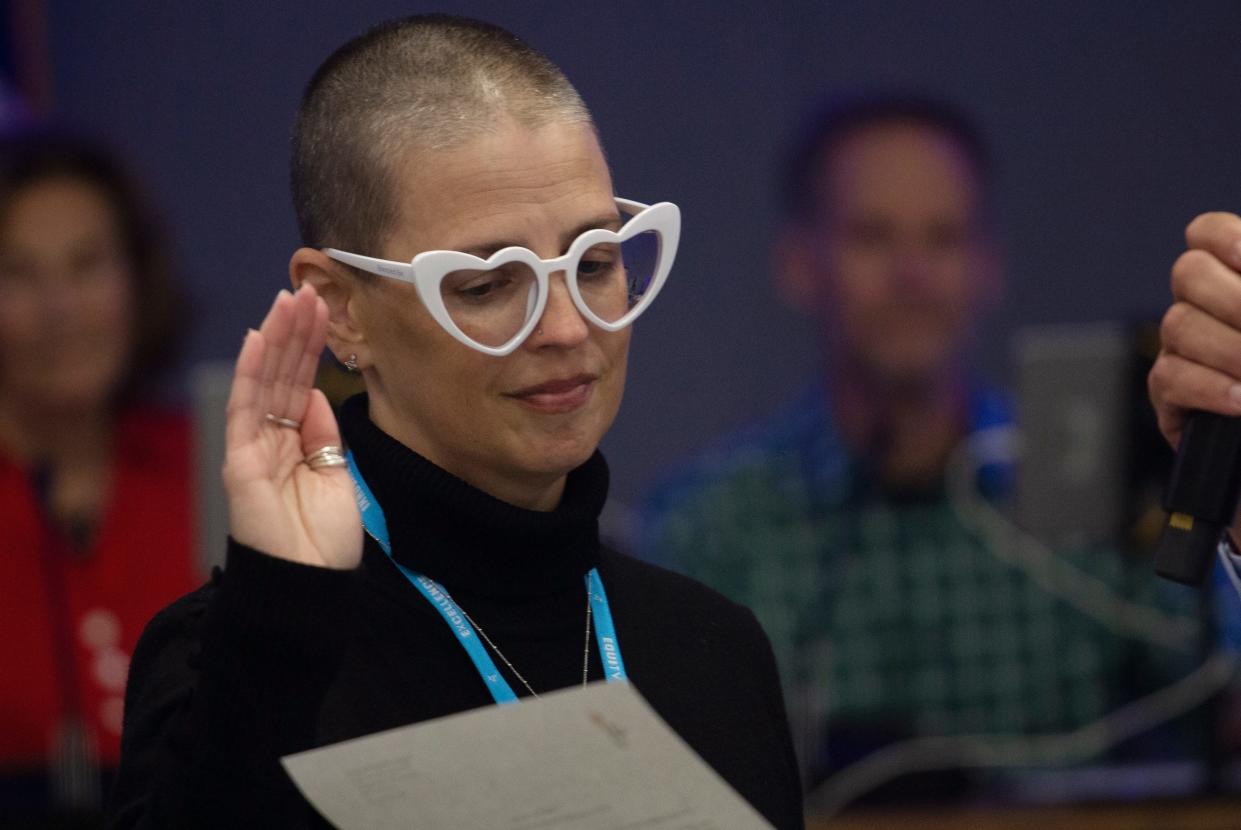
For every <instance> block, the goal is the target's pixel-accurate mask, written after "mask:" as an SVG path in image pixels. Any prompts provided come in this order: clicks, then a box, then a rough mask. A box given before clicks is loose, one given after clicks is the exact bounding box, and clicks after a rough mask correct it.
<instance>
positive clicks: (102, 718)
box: [0, 409, 197, 769]
mask: <svg viewBox="0 0 1241 830" xmlns="http://www.w3.org/2000/svg"><path fill="white" fill-rule="evenodd" d="M190 440H191V436H190V427H189V423H188V421H187V420H186V419H185V418H184V417H183V416H181V415H178V414H173V413H170V412H167V411H159V410H152V409H136V410H133V411H131V412H129V413H127V414H126V415H124V416H123V417H122V419H121V421H120V423H119V425H118V429H117V432H116V448H115V456H114V457H115V462H114V463H115V466H114V468H113V471H112V475H113V478H112V492H111V493H110V494H109V496H108V498H107V501H106V507H105V508H104V511H103V514H102V516H101V518H100V522H99V524H97V525H96V529H95V534H94V537H93V541H92V544H91V547H90V549H89V550H87V551H76V550H74V549H73V547H72V546H71V545H70V544H69V542H68V540H67V539H66V538H65V537H63V536H62V535H61V534H60V533H58V532H56V531H54V530H49V528H48V525H47V523H46V522H45V521H44V520H42V519H41V518H40V515H39V510H38V507H37V502H36V499H35V494H34V492H33V489H32V487H31V483H30V475H29V471H28V470H27V469H26V468H24V467H21V466H19V465H18V464H16V463H14V462H13V461H12V460H11V459H8V458H5V457H4V456H2V455H0V767H3V768H8V769H20V768H32V767H41V766H43V765H44V764H45V763H46V761H47V759H48V756H49V753H50V748H51V747H52V746H53V744H54V742H55V740H56V737H55V736H56V732H57V725H58V724H59V723H60V722H61V719H62V713H65V712H68V711H72V710H73V709H78V710H79V711H80V713H81V714H80V719H81V720H82V722H83V723H84V724H85V725H86V727H87V729H88V731H89V733H90V734H91V735H92V737H93V740H94V743H95V745H96V746H97V748H98V757H99V761H100V762H101V764H102V766H104V767H114V766H116V764H117V763H118V761H119V756H120V737H121V717H122V709H123V700H124V694H125V680H126V676H127V673H128V668H129V657H130V655H131V654H132V653H133V649H134V645H135V644H136V643H137V641H138V635H139V634H141V633H142V628H143V626H144V625H146V623H147V621H148V620H149V619H150V618H151V617H152V616H153V615H154V614H155V612H156V611H158V610H159V609H160V608H162V607H163V606H164V605H166V604H168V603H169V602H170V601H171V600H173V599H174V598H176V597H178V596H180V595H181V594H184V593H185V592H186V591H188V590H190V589H191V588H192V587H193V586H194V584H195V583H196V582H197V569H196V564H195V558H194V545H193V537H194V526H193V520H192V510H191V502H192V499H193V468H192V460H191V459H192V452H191V443H190ZM74 698H76V700H74Z"/></svg>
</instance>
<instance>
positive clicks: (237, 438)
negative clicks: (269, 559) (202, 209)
mask: <svg viewBox="0 0 1241 830" xmlns="http://www.w3.org/2000/svg"><path fill="white" fill-rule="evenodd" d="M326 333H327V307H326V306H325V305H324V303H323V300H321V299H319V297H318V296H317V295H316V294H315V292H314V290H313V289H312V288H310V286H308V285H303V286H302V287H301V289H299V290H298V291H297V293H296V294H290V293H289V292H288V291H281V292H280V294H278V295H277V296H276V300H275V302H273V303H272V307H271V310H270V311H269V312H268V313H267V317H266V318H265V319H264V320H263V324H262V326H260V327H259V329H258V331H251V332H250V333H249V334H247V335H246V339H245V343H243V344H242V347H241V354H240V355H239V356H238V358H237V369H236V372H235V374H234V375H233V386H232V391H231V393H230V394H229V399H228V413H227V427H226V430H227V431H226V437H225V455H224V489H225V492H226V494H227V497H228V510H229V532H230V533H231V534H232V536H233V538H234V539H236V540H237V541H238V542H240V543H242V544H244V545H248V546H250V547H252V548H254V549H256V550H260V551H262V552H264V553H267V554H270V555H272V556H277V557H280V558H282V559H288V560H292V561H294V562H302V563H304V564H308V565H318V566H322V567H329V568H353V567H356V566H357V564H358V562H359V561H360V559H361V557H362V522H361V519H360V517H359V515H358V509H357V505H356V503H355V502H354V496H353V483H352V481H351V480H350V477H349V472H348V470H347V469H346V468H344V467H321V468H319V469H311V468H310V467H308V466H307V465H306V464H305V463H303V462H304V459H305V457H306V456H308V455H310V454H311V453H313V452H315V451H316V450H319V449H321V448H322V447H325V446H337V447H339V446H340V443H341V440H340V430H339V429H338V427H337V425H336V419H335V417H334V416H333V415H332V410H331V407H330V406H329V405H328V402H327V398H325V397H324V395H323V393H322V392H321V391H319V390H318V389H315V388H313V386H312V385H311V384H312V383H313V381H314V376H315V369H316V367H317V366H318V362H319V355H320V353H321V352H322V351H323V344H324V340H325V337H326ZM268 414H270V415H272V416H274V417H276V418H282V419H287V420H289V421H293V422H297V423H299V424H300V428H297V429H295V428H292V427H291V426H282V425H280V424H278V423H276V422H275V421H272V420H270V419H268V418H267V415H268Z"/></svg>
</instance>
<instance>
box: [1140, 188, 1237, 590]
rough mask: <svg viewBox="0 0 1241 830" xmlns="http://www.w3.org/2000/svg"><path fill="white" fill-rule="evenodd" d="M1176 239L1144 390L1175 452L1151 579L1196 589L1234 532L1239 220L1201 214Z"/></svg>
mask: <svg viewBox="0 0 1241 830" xmlns="http://www.w3.org/2000/svg"><path fill="white" fill-rule="evenodd" d="M1185 239H1186V243H1187V245H1188V250H1187V251H1186V252H1185V253H1184V254H1182V255H1181V256H1180V258H1178V259H1177V261H1176V264H1175V265H1173V267H1172V296H1173V304H1172V307H1171V308H1169V309H1168V311H1167V313H1166V314H1165V315H1164V318H1163V323H1162V326H1161V328H1160V335H1161V337H1160V339H1161V347H1160V352H1159V358H1158V359H1157V360H1156V361H1155V365H1154V367H1153V368H1152V369H1151V372H1150V376H1149V379H1148V381H1149V383H1148V385H1149V391H1150V397H1151V403H1152V404H1153V405H1154V407H1155V413H1156V415H1157V417H1158V419H1159V429H1160V431H1161V432H1162V433H1163V435H1164V437H1165V438H1167V440H1168V442H1169V443H1170V444H1171V445H1172V446H1173V447H1175V448H1177V461H1176V467H1175V469H1174V471H1173V475H1172V480H1171V482H1170V484H1169V488H1168V492H1167V495H1166V501H1165V507H1167V508H1168V510H1169V518H1168V525H1167V527H1166V528H1165V530H1164V537H1163V540H1162V541H1161V543H1160V548H1159V551H1158V552H1157V554H1156V569H1157V570H1158V571H1159V573H1160V574H1161V575H1163V576H1166V577H1168V578H1170V579H1175V580H1177V581H1178V582H1185V583H1187V584H1200V583H1201V582H1202V581H1203V580H1205V578H1206V575H1207V574H1208V573H1209V570H1210V565H1211V562H1212V561H1213V557H1214V553H1215V546H1216V544H1217V543H1218V541H1219V538H1220V533H1221V532H1222V531H1223V530H1224V529H1225V528H1227V527H1229V526H1231V528H1232V529H1233V530H1234V532H1236V531H1238V530H1241V522H1239V521H1238V517H1237V500H1238V495H1239V493H1241V217H1239V216H1236V215H1234V214H1230V213H1205V214H1203V215H1201V216H1199V217H1197V218H1196V219H1194V221H1193V222H1191V223H1190V224H1189V227H1188V228H1186V231H1185ZM1238 537H1239V538H1241V534H1238Z"/></svg>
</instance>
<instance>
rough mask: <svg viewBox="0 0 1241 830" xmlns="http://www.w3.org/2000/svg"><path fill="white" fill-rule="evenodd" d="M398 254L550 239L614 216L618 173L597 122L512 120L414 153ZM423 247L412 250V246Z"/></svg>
mask: <svg viewBox="0 0 1241 830" xmlns="http://www.w3.org/2000/svg"><path fill="white" fill-rule="evenodd" d="M398 179H399V180H400V181H401V183H402V186H401V190H400V195H399V196H398V203H399V207H400V209H399V211H398V221H397V223H396V227H395V228H394V233H393V234H392V235H391V237H390V246H389V247H397V248H399V249H401V250H399V251H390V252H389V253H390V254H391V255H392V256H393V258H397V259H407V258H409V257H412V256H413V254H414V253H418V252H420V251H421V250H433V249H441V248H442V249H450V250H470V249H473V248H481V247H487V246H491V245H493V244H494V243H496V242H500V241H512V242H513V244H522V245H525V246H527V247H533V246H534V245H548V244H551V242H552V241H554V240H560V239H561V238H562V237H563V236H564V235H565V234H566V233H569V232H571V231H573V230H574V229H578V228H580V227H582V226H583V225H584V224H588V223H591V222H593V221H596V220H597V219H600V218H604V217H608V216H612V215H615V211H616V208H615V204H614V202H613V190H612V180H611V175H610V173H609V171H608V167H607V162H606V161H605V159H604V157H603V152H602V150H601V149H600V147H599V142H598V140H597V138H596V137H595V133H594V130H593V128H591V127H590V126H589V125H588V124H579V123H563V122H554V123H551V124H546V125H543V126H541V127H536V128H530V127H525V126H522V125H518V124H515V123H509V124H507V125H505V126H504V127H503V128H501V129H498V130H496V131H494V132H489V133H487V134H485V135H481V136H479V137H478V138H477V139H475V140H473V141H470V142H468V143H466V144H463V145H460V146H458V147H454V148H452V149H447V150H432V151H424V152H421V153H413V154H411V155H410V156H409V158H408V161H407V163H406V165H405V166H404V169H403V170H402V171H400V172H399V173H398ZM411 246H413V247H416V248H418V250H414V251H410V250H409V249H410V247H411Z"/></svg>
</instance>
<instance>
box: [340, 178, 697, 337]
mask: <svg viewBox="0 0 1241 830" xmlns="http://www.w3.org/2000/svg"><path fill="white" fill-rule="evenodd" d="M616 207H617V209H618V210H619V211H620V213H621V215H622V216H629V217H630V218H629V219H628V220H626V221H625V224H624V225H622V226H621V228H620V229H619V230H616V231H611V230H607V229H605V228H592V229H590V230H588V231H585V232H584V233H582V234H581V235H580V236H578V238H577V239H575V240H573V242H572V244H570V245H569V249H568V250H567V251H566V252H565V253H564V255H563V256H559V257H555V258H553V259H541V258H540V257H539V256H538V255H537V254H535V253H534V252H533V251H531V250H530V249H529V248H522V247H520V246H511V247H508V248H503V249H501V250H499V251H496V252H495V253H494V254H492V255H491V256H490V257H488V258H487V259H482V258H480V257H476V256H474V255H472V254H466V253H461V252H460V251H423V252H422V253H420V254H418V255H417V256H415V257H414V258H413V260H412V261H410V262H408V263H405V262H396V261H394V260H388V259H376V258H374V257H368V256H362V255H360V254H351V253H348V252H346V251H340V250H337V249H335V248H326V249H324V253H326V254H327V255H328V256H329V257H331V258H332V259H334V260H337V261H338V262H343V263H345V264H346V265H352V266H353V267H355V268H361V269H362V270H363V271H368V272H370V273H372V274H378V275H380V276H384V277H391V278H392V279H397V280H402V281H404V282H408V283H412V284H413V286H414V287H415V288H416V289H417V291H418V297H419V299H421V300H422V304H423V305H424V306H425V307H426V309H427V311H429V312H430V314H431V316H432V317H434V318H435V321H436V322H437V323H439V324H440V325H441V326H442V327H443V328H444V330H445V331H447V332H448V333H449V334H451V335H452V336H453V337H455V338H456V339H457V340H459V341H460V342H462V343H464V344H465V345H467V346H469V347H470V348H473V349H477V350H478V351H480V352H484V353H486V354H489V355H495V356H497V357H500V356H503V355H506V354H509V353H511V352H512V351H513V350H515V349H516V348H517V347H518V346H520V345H521V344H522V342H523V341H524V340H525V339H526V338H527V337H529V336H530V333H531V332H532V331H534V329H535V327H536V326H537V325H538V321H539V318H540V317H541V316H542V315H543V310H544V308H545V307H546V306H547V296H548V291H549V286H550V280H551V275H552V274H553V273H555V272H556V271H563V272H564V274H565V284H566V286H567V287H568V289H569V295H570V296H571V297H572V298H573V304H574V305H575V306H576V307H577V310H578V311H579V312H581V314H582V316H583V317H584V318H586V319H587V320H589V321H590V322H591V323H593V324H594V325H596V326H598V327H599V328H601V329H604V330H605V331H618V330H620V329H623V328H624V327H625V326H627V325H629V324H630V323H632V322H633V321H634V320H636V319H637V318H638V315H640V314H641V313H642V312H643V311H645V310H646V309H647V308H648V307H649V306H650V304H651V303H652V302H653V301H654V299H655V296H656V295H657V294H658V293H659V290H660V288H662V287H663V284H664V281H665V280H666V279H667V278H668V272H669V271H670V270H671V269H672V261H673V259H674V258H675V257H676V250H677V243H678V242H679V241H680V236H681V210H680V208H678V207H677V206H676V205H674V204H672V203H671V202H660V203H658V204H654V205H644V204H642V203H640V202H633V201H630V200H628V199H616Z"/></svg>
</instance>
